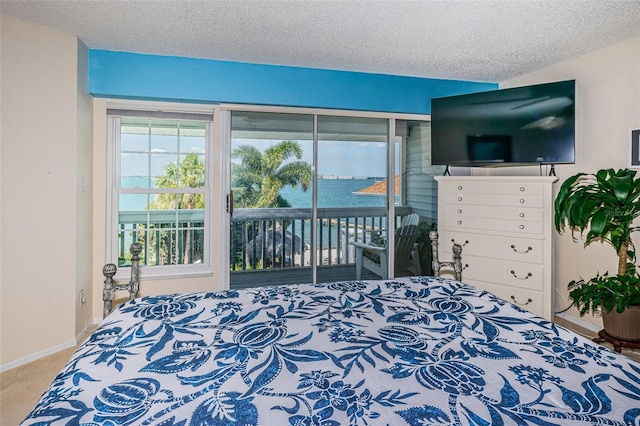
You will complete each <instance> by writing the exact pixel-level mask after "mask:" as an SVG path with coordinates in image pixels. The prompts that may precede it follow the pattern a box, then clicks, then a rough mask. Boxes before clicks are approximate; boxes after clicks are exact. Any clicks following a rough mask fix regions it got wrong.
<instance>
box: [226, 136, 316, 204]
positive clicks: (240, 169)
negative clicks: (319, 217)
mask: <svg viewBox="0 0 640 426" xmlns="http://www.w3.org/2000/svg"><path fill="white" fill-rule="evenodd" d="M231 157H232V158H239V159H240V160H241V163H240V164H232V167H233V170H232V176H233V178H232V187H233V190H234V198H235V202H236V204H237V205H238V206H239V207H257V208H269V207H291V204H290V203H289V202H288V201H287V200H285V199H284V198H282V196H281V195H280V190H281V189H282V188H283V187H284V186H286V185H291V186H292V187H293V188H297V187H298V185H300V186H301V188H302V190H303V191H307V190H308V189H309V185H310V184H311V177H312V173H311V165H310V164H309V163H307V162H306V161H291V162H288V163H285V164H283V163H284V162H285V161H287V160H289V159H290V158H292V157H295V158H296V159H298V160H300V159H301V158H302V148H301V147H300V144H299V143H298V142H295V141H282V142H279V143H278V144H276V145H272V146H270V147H269V148H267V149H265V151H264V153H263V152H260V150H258V149H257V148H256V147H254V146H251V145H241V146H239V147H238V148H236V149H234V150H233V152H232V153H231Z"/></svg>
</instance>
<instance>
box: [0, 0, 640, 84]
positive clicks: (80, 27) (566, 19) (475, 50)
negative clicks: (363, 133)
mask: <svg viewBox="0 0 640 426" xmlns="http://www.w3.org/2000/svg"><path fill="white" fill-rule="evenodd" d="M0 10H1V11H2V13H6V14H8V15H13V16H15V17H18V18H20V19H23V20H27V21H32V22H35V23H39V24H42V25H46V26H50V27H53V28H57V29H59V30H62V31H64V32H66V33H70V34H73V35H76V36H78V37H79V38H80V39H81V40H82V41H83V42H84V43H85V44H86V45H87V46H88V47H89V48H95V49H107V50H117V51H128V52H138V53H150V54H160V55H172V56H186V57H194V58H209V59H218V60H229V61H240V62H252V63H261V64H274V65H289V66H300V67H312V68H326V69H337V70H349V71H363V72H372V73H382V74H396V75H408V76H418V77H432V78H451V79H462V80H474V81H492V82H500V81H503V80H506V79H508V78H511V77H515V76H517V75H520V74H524V73H527V72H530V71H534V70H537V69H540V68H543V67H545V66H547V65H550V64H553V63H557V62H561V61H564V60H567V59H570V58H573V57H576V56H580V55H582V54H584V53H587V52H590V51H594V50H597V49H600V48H603V47H606V46H609V45H612V44H615V43H618V42H621V41H624V40H627V39H630V38H633V37H637V36H639V35H640V0H564V1H563V0H538V1H532V0H509V1H499V0H474V1H471V0H463V1H456V0H449V1H436V0H433V1H426V0H425V1H402V0H397V1H391V0H389V1H360V0H341V1H326V0H325V1H320V0H296V1H282V0H262V1H256V0H233V1H222V0H217V1H216V0H198V1H192V0H173V1H169V0H137V1H133V0H129V1H124V0H117V1H114V0H74V1H68V0H55V1H52V0H45V1H41V0H22V1H12V0H1V1H0Z"/></svg>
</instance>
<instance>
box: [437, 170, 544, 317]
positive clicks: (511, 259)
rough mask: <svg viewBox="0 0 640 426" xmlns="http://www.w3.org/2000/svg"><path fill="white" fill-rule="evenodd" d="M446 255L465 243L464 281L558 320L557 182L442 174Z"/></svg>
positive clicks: (442, 242) (440, 190)
mask: <svg viewBox="0 0 640 426" xmlns="http://www.w3.org/2000/svg"><path fill="white" fill-rule="evenodd" d="M435 179H436V180H437V182H438V233H439V240H440V247H441V251H442V254H441V258H442V259H448V257H449V256H450V253H451V246H452V242H455V243H458V244H460V245H461V246H462V264H463V265H464V270H463V271H462V281H463V282H465V283H469V284H471V285H474V286H476V287H478V288H482V289H484V290H488V291H490V292H491V293H493V294H495V295H496V296H498V297H500V298H502V299H504V300H506V301H508V302H511V303H514V304H517V305H519V306H520V307H522V308H524V309H527V310H529V311H531V312H533V313H535V314H537V315H539V316H541V317H543V318H546V319H547V320H550V321H551V320H552V319H553V286H552V277H553V261H552V260H553V253H552V250H553V243H552V229H553V216H552V213H553V187H552V185H553V182H555V181H556V180H557V178H556V177H542V176H518V177H511V176H509V177H507V176H438V177H436V178H435Z"/></svg>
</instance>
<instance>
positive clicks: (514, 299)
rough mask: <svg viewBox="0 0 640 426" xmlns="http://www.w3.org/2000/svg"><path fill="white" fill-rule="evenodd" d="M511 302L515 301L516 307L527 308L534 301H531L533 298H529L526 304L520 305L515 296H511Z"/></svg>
mask: <svg viewBox="0 0 640 426" xmlns="http://www.w3.org/2000/svg"><path fill="white" fill-rule="evenodd" d="M511 300H513V303H515V304H516V305H520V306H527V305H528V304H529V303H531V302H533V300H531V298H528V299H527V301H526V302H525V303H520V302H518V301H517V300H516V297H515V296H514V295H511Z"/></svg>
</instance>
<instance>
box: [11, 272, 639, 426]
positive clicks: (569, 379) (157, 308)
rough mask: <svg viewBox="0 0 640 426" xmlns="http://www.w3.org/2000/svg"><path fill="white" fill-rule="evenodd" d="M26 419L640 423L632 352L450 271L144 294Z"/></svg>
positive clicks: (329, 424) (93, 340)
mask: <svg viewBox="0 0 640 426" xmlns="http://www.w3.org/2000/svg"><path fill="white" fill-rule="evenodd" d="M23 424H25V425H51V424H56V425H57V424H64V425H151V424H153V425H165V426H169V425H172V426H178V425H179V426H187V425H254V424H259V425H326V426H334V425H335V426H337V425H403V424H408V425H503V424H505V425H506V424H509V425H571V424H582V425H591V424H604V425H640V364H638V363H636V362H634V361H632V360H630V359H628V358H627V357H625V356H622V355H619V354H616V353H614V352H611V351H609V350H608V349H605V348H603V347H601V346H598V345H596V344H593V343H592V342H590V341H588V340H586V339H583V338H582V337H579V336H577V335H576V334H574V333H572V332H570V331H568V330H566V329H564V328H562V327H559V326H556V325H554V324H553V323H551V322H548V321H546V320H543V319H542V318H539V317H536V316H534V315H532V314H530V313H527V312H526V311H523V310H521V309H520V308H518V307H516V306H513V305H511V304H509V303H507V302H504V301H502V300H500V299H497V298H495V297H494V296H492V295H491V294H489V293H487V292H484V291H481V290H478V289H476V288H474V287H471V286H467V285H464V284H461V283H458V282H455V281H451V280H447V279H442V278H433V277H420V278H404V279H397V280H385V281H348V282H336V283H330V284H320V285H315V286H314V285H290V286H281V287H263V288H256V289H248V290H241V291H233V290H231V291H221V292H212V293H190V294H179V295H172V296H164V297H143V298H140V299H136V300H134V301H131V302H127V303H125V304H123V305H121V306H120V307H119V308H118V309H117V310H116V311H115V312H113V313H112V314H111V315H109V316H108V317H107V318H106V319H105V320H104V321H103V322H102V323H101V324H100V326H99V327H98V328H97V329H96V331H95V332H94V333H93V335H92V336H91V337H90V338H89V339H88V340H87V341H86V342H85V343H84V344H83V345H82V346H81V347H80V348H79V349H78V350H77V352H76V353H75V354H74V355H73V357H72V358H71V360H70V361H69V363H68V364H67V365H66V366H65V368H64V369H63V370H62V372H60V374H59V375H58V376H57V377H56V379H55V380H54V382H53V383H52V385H51V386H50V388H49V389H48V390H47V391H46V393H45V394H44V395H43V397H42V399H41V400H40V402H39V403H38V404H37V406H36V407H35V408H34V410H33V412H32V413H31V414H30V415H29V417H28V418H27V419H26V420H25V421H24V423H23Z"/></svg>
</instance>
